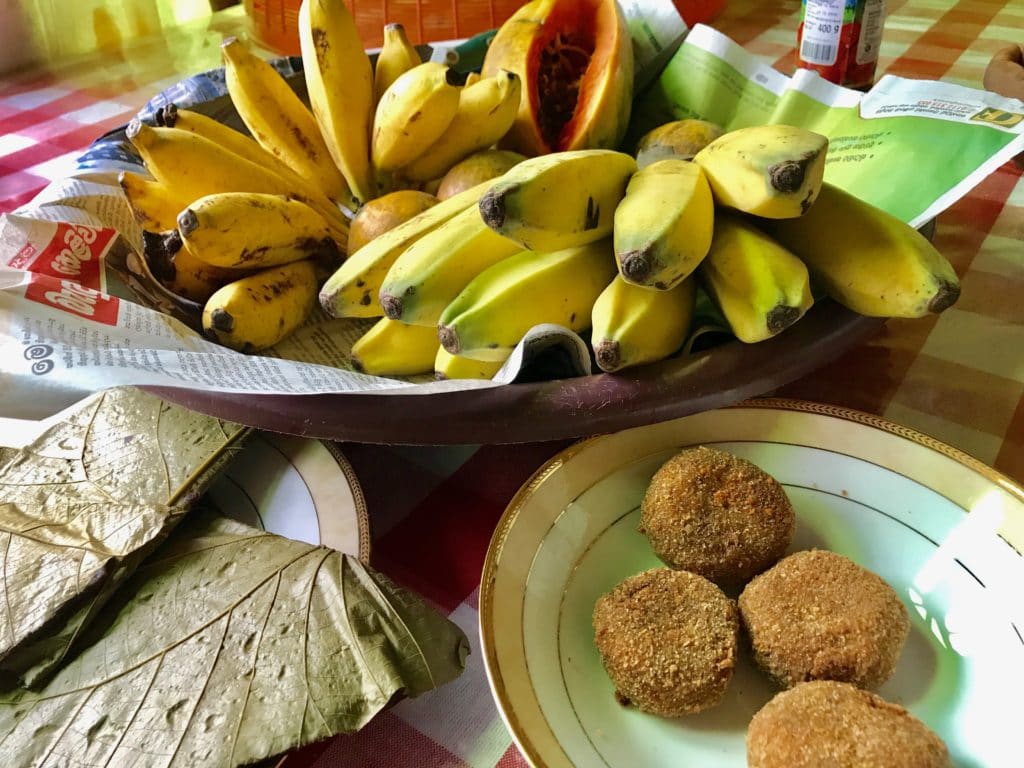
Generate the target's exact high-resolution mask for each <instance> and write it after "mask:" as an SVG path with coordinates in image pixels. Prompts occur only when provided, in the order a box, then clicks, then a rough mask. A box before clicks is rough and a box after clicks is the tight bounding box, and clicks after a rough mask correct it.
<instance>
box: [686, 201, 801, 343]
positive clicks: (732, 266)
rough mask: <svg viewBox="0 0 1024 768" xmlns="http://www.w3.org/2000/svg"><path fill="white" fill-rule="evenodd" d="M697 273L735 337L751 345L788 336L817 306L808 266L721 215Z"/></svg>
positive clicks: (732, 218) (749, 228)
mask: <svg viewBox="0 0 1024 768" xmlns="http://www.w3.org/2000/svg"><path fill="white" fill-rule="evenodd" d="M698 269H699V272H700V275H701V277H702V278H703V280H704V284H705V285H706V286H707V288H708V293H710V294H711V297H712V298H713V299H714V300H715V303H716V304H718V307H719V309H721V310H722V314H723V315H725V319H726V320H727V321H728V322H729V327H730V328H731V329H732V332H733V333H734V334H735V336H736V338H737V339H739V340H740V341H743V342H746V343H748V344H752V343H754V342H757V341H763V340H764V339H768V338H771V337H772V336H774V335H775V334H777V333H780V332H782V331H784V330H785V329H786V328H788V327H789V326H791V325H792V324H793V323H795V322H796V321H797V320H799V319H800V318H801V317H803V315H804V312H806V311H807V310H808V309H810V308H811V305H812V304H813V303H814V299H813V297H812V296H811V286H810V278H809V276H808V274H807V267H805V266H804V263H803V262H802V261H800V259H798V258H797V257H796V256H794V255H793V254H792V253H790V252H789V251H787V250H786V249H785V248H783V247H782V246H781V245H779V244H778V243H777V242H776V241H775V240H773V239H772V238H771V237H769V236H768V235H766V234H765V233H764V232H762V231H761V230H760V229H758V228H757V227H755V226H754V225H753V224H752V223H750V222H749V221H747V220H745V219H742V218H740V217H738V216H731V215H729V214H726V213H719V215H718V218H717V219H716V220H715V237H714V240H713V241H712V243H711V251H710V252H709V253H708V256H707V258H706V259H704V261H702V262H701V265H700V267H699V268H698Z"/></svg>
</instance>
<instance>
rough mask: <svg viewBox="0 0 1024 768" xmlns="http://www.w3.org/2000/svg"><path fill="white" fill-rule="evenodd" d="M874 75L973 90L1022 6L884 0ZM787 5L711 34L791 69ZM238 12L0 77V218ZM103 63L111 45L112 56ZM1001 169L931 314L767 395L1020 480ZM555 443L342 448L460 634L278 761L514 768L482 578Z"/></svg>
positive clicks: (381, 539)
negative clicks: (869, 424)
mask: <svg viewBox="0 0 1024 768" xmlns="http://www.w3.org/2000/svg"><path fill="white" fill-rule="evenodd" d="M887 6H888V16H887V20H886V24H885V32H884V37H883V42H882V47H881V60H880V64H879V75H880V74H882V73H883V72H889V73H892V74H899V75H903V76H908V77H923V78H931V79H942V80H947V81H950V82H955V83H961V84H964V85H970V86H973V87H980V86H981V78H982V73H983V71H984V68H985V65H986V64H987V62H988V60H989V58H990V57H991V55H992V54H993V53H994V52H995V51H996V50H997V49H998V48H1000V47H1002V46H1004V45H1007V44H1011V43H1019V42H1022V40H1021V38H1022V37H1024V4H1022V3H1014V2H1008V0H959V1H958V0H889V2H888V3H887ZM799 8H800V3H799V2H798V0H776V1H774V2H757V1H756V0H729V4H728V6H727V9H726V11H725V12H724V13H723V14H722V15H721V16H720V17H719V18H718V19H717V21H716V22H715V23H714V26H716V27H718V28H719V29H721V30H722V31H723V32H725V33H726V34H728V35H729V36H730V37H732V38H733V39H734V40H736V41H737V42H739V43H740V44H742V45H744V46H745V47H746V48H747V49H748V50H750V51H751V52H753V53H755V54H759V55H762V56H765V57H766V58H767V59H768V60H769V61H771V62H773V63H774V64H775V66H777V67H778V68H779V69H780V70H782V71H783V72H786V73H789V72H791V71H792V67H793V56H794V43H795V38H796V28H797V22H798V18H799ZM238 21H239V17H238V16H224V17H219V18H218V17H215V19H214V21H213V22H211V23H208V24H206V25H205V26H203V27H202V28H193V29H191V30H190V31H189V33H188V34H187V35H185V34H184V33H183V35H182V36H181V37H180V38H178V39H176V40H175V39H173V35H171V36H168V38H167V39H168V42H167V43H166V45H165V46H164V49H163V50H162V51H161V50H156V51H153V50H149V49H148V48H147V47H146V46H140V47H137V48H136V49H133V50H119V51H116V52H114V55H108V56H106V57H104V58H103V59H102V60H97V59H96V58H93V59H90V60H88V61H83V62H77V63H74V64H66V65H63V66H61V67H60V68H58V69H50V70H48V71H35V72H31V73H26V74H23V75H20V76H18V77H16V78H7V79H6V80H3V79H0V211H3V210H12V209H13V208H14V207H16V206H18V205H20V204H23V203H25V202H27V201H28V200H29V199H31V197H32V196H33V195H34V194H35V193H36V192H37V191H38V190H39V189H40V188H41V187H42V186H43V185H45V184H46V183H47V182H48V181H49V180H50V179H55V178H59V177H61V176H63V175H66V173H67V172H68V170H69V166H68V162H69V161H70V160H71V159H72V158H74V156H75V155H76V154H77V153H78V152H79V151H80V150H81V149H83V148H84V147H85V146H86V145H87V144H88V143H89V141H90V140H91V139H93V138H94V137H95V136H97V135H98V134H100V133H102V132H103V131H105V130H107V129H108V128H111V127H114V126H117V125H120V124H122V123H124V122H125V121H126V120H127V119H128V118H129V117H131V116H132V115H133V114H134V112H135V111H136V110H137V109H138V108H139V107H140V106H141V105H142V104H143V103H144V102H145V100H146V99H147V98H148V97H149V96H150V95H152V94H153V93H154V92H156V91H157V90H159V89H160V88H161V87H163V86H165V85H167V84H169V83H171V82H174V81H176V80H178V79H180V77H182V76H183V75H185V74H188V73H191V72H195V71H198V70H201V69H204V68H208V67H211V66H215V65H216V64H217V63H218V62H217V50H216V45H215V43H216V41H217V40H219V37H220V36H221V35H222V34H224V33H225V32H232V31H234V29H233V27H234V26H237V24H238ZM108 53H109V52H108ZM1020 177H1021V172H1020V171H1019V170H1018V169H1017V168H1016V167H1014V166H1012V165H1009V164H1008V165H1006V166H1004V167H1002V168H1000V169H999V170H998V171H996V172H995V173H994V174H992V175H991V176H990V177H989V178H988V179H986V180H985V181H984V182H983V183H982V184H980V185H979V186H978V187H977V188H976V189H975V190H973V191H972V192H971V193H970V194H969V195H968V196H967V197H966V198H964V199H963V200H961V201H960V202H958V203H957V204H956V205H954V206H953V207H952V208H951V209H950V210H949V211H947V212H945V213H943V214H942V215H941V216H940V217H939V219H938V227H937V232H936V236H935V244H936V245H937V247H938V248H939V249H940V250H941V251H942V252H943V253H944V254H946V256H947V257H949V258H950V260H951V261H952V262H953V264H954V266H955V267H956V269H957V272H958V273H959V275H960V277H961V281H962V287H963V293H962V296H961V299H960V301H959V302H958V303H957V304H956V306H954V307H953V308H952V309H950V310H947V311H946V312H944V313H943V314H942V315H940V316H937V317H930V318H928V319H923V320H914V321H897V320H891V321H889V322H888V323H887V324H886V325H885V327H884V328H883V329H882V330H881V331H880V332H879V333H878V334H877V335H875V336H874V337H873V338H871V339H869V340H868V341H867V342H866V343H864V344H862V345H860V346H858V347H856V348H855V349H853V350H851V351H850V352H848V353H847V354H845V355H844V356H843V357H841V358H840V359H839V360H837V361H836V362H834V363H832V364H830V365H828V366H826V367H825V368H823V369H820V370H818V371H816V372H815V373H813V374H812V375H809V376H807V377H805V378H804V379H802V380H800V381H797V382H795V383H793V384H791V385H789V386H787V387H785V388H784V389H783V390H781V391H780V392H777V393H775V394H778V395H782V396H787V397H797V398H805V399H810V400H817V401H822V402H828V403H834V404H838V405H843V406H847V407H852V408H856V409H860V410H863V411H868V412H871V413H875V414H879V415H882V416H884V417H886V418H888V419H891V420H893V421H896V422H900V423H903V424H906V425H908V426H910V427H913V428H915V429H917V430H920V431H922V432H925V433H927V434H930V435H932V436H934V437H937V438H939V439H941V440H944V441H946V442H948V443H951V444H952V445H954V446H956V447H958V448H960V449H962V450H964V451H966V452H968V453H970V454H972V455H974V456H975V457H977V458H979V459H981V460H982V461H984V462H986V463H989V464H992V465H994V466H995V467H996V468H997V469H999V470H1001V471H1002V472H1005V473H1006V474H1008V475H1009V476H1010V477H1012V478H1015V479H1016V480H1018V481H1024V301H1022V300H1021V297H1024V184H1022V183H1021V179H1020ZM564 446H565V443H559V444H532V445H518V446H489V447H483V448H474V447H467V448H463V449H458V448H443V449H441V448H399V447H387V446H372V445H356V444H348V445H346V446H344V451H345V454H346V456H348V458H349V459H350V460H351V462H352V464H353V465H354V467H355V469H356V472H357V475H358V476H359V479H360V482H361V484H362V486H363V490H364V492H365V494H366V497H367V503H368V506H369V509H370V515H371V524H372V527H373V534H374V540H375V543H374V552H373V561H374V565H375V566H376V567H377V568H379V569H380V570H382V571H384V572H386V573H388V574H389V575H391V576H392V577H393V578H395V579H396V580H397V581H399V582H400V583H402V584H405V585H406V586H409V587H411V588H413V589H415V590H417V591H418V592H420V593H421V594H423V595H424V596H426V597H427V599H429V600H430V601H431V602H432V603H433V604H435V605H436V606H437V607H438V608H439V609H440V610H442V611H443V612H444V613H446V614H447V615H448V616H449V617H450V618H451V619H452V620H453V621H454V622H455V623H457V624H458V625H459V626H461V627H462V628H463V630H464V631H465V632H466V634H467V636H469V638H470V641H471V644H472V649H473V653H472V655H471V656H470V658H469V662H468V666H467V668H466V672H465V674H464V675H463V676H462V677H461V678H460V679H458V680H457V681H455V682H454V683H452V684H450V685H448V686H446V687H444V688H442V689H440V690H437V691H435V692H432V693H430V694H428V695H425V696H423V697H421V698H419V699H416V700H412V701H404V702H401V703H399V704H397V705H396V706H395V707H393V708H392V709H391V710H389V711H387V712H385V713H384V714H382V715H381V716H379V717H378V718H377V719H376V720H374V721H373V722H372V723H371V724H370V725H369V726H368V727H367V728H366V729H364V731H362V732H360V733H359V734H356V735H353V736H344V737H338V738H336V739H333V740H330V741H328V742H324V743H321V744H317V745H314V746H311V747H308V748H306V749H304V750H301V751H299V752H297V753H295V754H293V755H291V756H289V757H288V758H287V759H286V760H285V762H284V765H285V766H286V767H287V768H334V767H336V766H346V767H349V766H351V767H353V768H371V767H373V768H376V767H378V766H379V767H381V768H385V767H386V768H400V767H401V766H410V768H411V767H413V766H415V767H416V768H420V767H421V766H422V767H426V766H431V767H434V768H440V767H444V768H465V767H466V766H472V767H473V768H495V767H497V766H500V767H501V768H511V767H512V766H523V765H526V763H525V761H524V760H523V758H522V757H521V756H520V755H519V753H518V752H517V750H516V749H515V747H514V746H513V745H512V744H511V739H510V737H509V735H508V732H507V731H506V729H505V728H504V726H503V724H502V722H501V719H500V717H499V715H498V713H497V711H496V709H495V706H494V704H493V702H492V699H491V696H490V692H489V689H488V685H487V680H486V676H485V673H484V668H483V661H482V657H481V653H480V647H479V641H478V639H477V638H478V633H477V594H478V586H479V577H480V570H481V566H482V564H483V560H484V554H485V551H486V548H487V544H488V541H489V539H490V536H491V532H492V530H493V528H494V525H495V523H496V521H497V520H498V517H499V516H500V514H501V512H502V511H503V509H504V507H505V505H506V504H507V503H508V501H509V499H510V498H511V497H512V495H513V493H514V492H515V491H516V489H517V488H518V487H519V486H520V485H521V484H522V483H523V481H525V480H526V478H527V477H528V476H529V475H530V474H531V473H532V472H533V471H534V470H535V469H536V468H537V467H538V466H539V465H540V464H541V463H543V462H544V461H545V460H546V459H547V458H549V457H550V456H551V455H553V454H554V453H556V452H557V451H558V450H559V449H561V448H562V447H564Z"/></svg>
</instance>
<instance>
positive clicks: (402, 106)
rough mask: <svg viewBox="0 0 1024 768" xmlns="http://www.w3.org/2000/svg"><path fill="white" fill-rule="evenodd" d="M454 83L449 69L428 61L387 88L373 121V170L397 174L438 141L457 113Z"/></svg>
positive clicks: (455, 79)
mask: <svg viewBox="0 0 1024 768" xmlns="http://www.w3.org/2000/svg"><path fill="white" fill-rule="evenodd" d="M457 82H458V80H457V75H456V74H455V72H453V71H452V70H451V69H449V68H448V67H446V66H444V65H443V64H439V63H438V62H432V61H428V62H426V63H424V64H420V65H419V66H416V67H413V68H412V69H410V70H409V71H408V72H406V73H405V74H403V75H401V76H400V77H399V78H398V79H397V80H395V82H393V83H392V84H391V87H390V88H388V89H387V90H386V91H385V92H384V95H383V96H381V98H380V102H379V103H378V104H377V111H376V113H375V114H374V117H373V141H372V143H371V157H372V158H373V165H374V167H375V168H377V169H378V170H381V171H397V170H398V169H399V168H401V167H402V166H405V165H408V164H409V163H411V162H412V161H413V160H415V159H416V158H417V157H419V156H420V155H421V154H422V153H423V151H424V150H425V149H426V148H427V147H429V146H430V145H431V144H433V143H434V142H435V141H437V140H438V139H439V138H441V135H442V134H443V133H444V132H445V130H446V129H447V128H448V126H449V125H450V124H451V122H452V120H453V119H454V118H455V113H456V112H457V111H458V109H459V92H460V90H461V89H460V88H459V87H458V85H457V84H456V83H457Z"/></svg>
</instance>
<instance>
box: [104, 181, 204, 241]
mask: <svg viewBox="0 0 1024 768" xmlns="http://www.w3.org/2000/svg"><path fill="white" fill-rule="evenodd" d="M117 180H118V183H119V184H120V185H121V190H122V191H123V192H124V196H125V198H127V200H128V207H129V208H131V209H132V215H133V216H134V217H135V221H137V222H138V223H139V226H140V227H142V228H143V229H148V230H150V231H151V232H162V231H165V230H168V229H174V227H175V226H176V224H175V222H176V221H177V217H178V212H179V211H181V209H182V208H184V207H185V206H186V205H187V204H188V203H187V201H183V200H181V199H179V198H178V197H177V196H176V195H175V194H174V192H173V191H172V189H171V188H170V187H169V186H167V185H166V184H164V183H162V182H159V181H154V180H152V179H147V178H144V177H142V176H139V174H137V173H131V172H130V171H121V173H120V175H119V176H118V177H117Z"/></svg>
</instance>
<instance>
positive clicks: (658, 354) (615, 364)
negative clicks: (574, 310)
mask: <svg viewBox="0 0 1024 768" xmlns="http://www.w3.org/2000/svg"><path fill="white" fill-rule="evenodd" d="M696 286H697V283H696V278H695V277H688V278H686V279H685V280H683V281H682V282H680V283H679V284H678V285H676V286H675V287H674V288H670V289H669V290H667V291H652V290H651V289H650V288H641V287H639V286H636V285H633V284H631V283H627V282H626V281H625V280H623V279H622V275H616V276H615V279H614V280H612V281H611V283H609V284H608V287H607V288H605V289H604V291H602V292H601V295H600V296H598V297H597V301H596V302H594V311H593V313H592V314H591V318H592V324H593V330H592V331H591V336H590V337H591V339H592V340H593V346H594V357H595V358H596V359H597V364H598V365H599V366H600V367H601V369H602V370H605V371H618V370H621V369H623V368H629V367H632V366H634V365H643V364H644V363H653V362H654V361H656V360H661V359H663V358H666V357H668V356H669V355H671V354H672V353H673V352H675V351H676V350H677V349H679V348H680V347H681V346H682V345H683V342H685V341H686V336H687V334H688V333H689V330H690V321H691V320H692V319H693V306H694V298H695V296H696Z"/></svg>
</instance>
